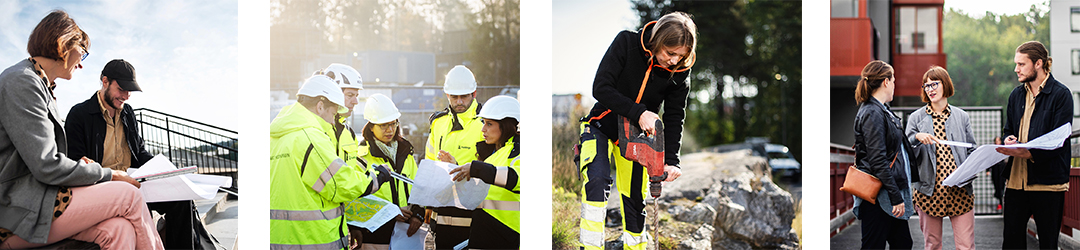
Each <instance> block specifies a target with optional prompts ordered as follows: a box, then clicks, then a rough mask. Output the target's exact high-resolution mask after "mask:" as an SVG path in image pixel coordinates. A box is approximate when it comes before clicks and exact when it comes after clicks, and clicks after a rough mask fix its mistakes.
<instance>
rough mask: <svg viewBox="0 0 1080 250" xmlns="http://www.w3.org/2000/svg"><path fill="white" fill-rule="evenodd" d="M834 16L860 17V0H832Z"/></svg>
mask: <svg viewBox="0 0 1080 250" xmlns="http://www.w3.org/2000/svg"><path fill="white" fill-rule="evenodd" d="M832 17H859V0H832Z"/></svg>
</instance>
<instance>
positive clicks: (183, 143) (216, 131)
mask: <svg viewBox="0 0 1080 250" xmlns="http://www.w3.org/2000/svg"><path fill="white" fill-rule="evenodd" d="M134 111H135V120H136V121H138V123H139V131H140V133H141V134H142V137H143V140H144V141H145V143H146V150H147V151H149V152H150V154H153V155H157V154H162V155H165V156H167V157H169V161H171V162H172V163H173V164H176V165H177V166H178V167H179V166H198V167H199V173H200V174H214V175H223V176H230V177H232V179H233V185H232V188H230V189H231V190H230V191H233V192H236V191H237V187H236V184H237V177H238V176H237V164H236V160H237V133H236V131H232V130H228V129H224V128H221V127H217V126H214V125H210V124H206V123H202V122H198V121H194V120H190V119H187V118H183V117H179V116H175V115H170V114H167V113H163V112H160V111H156V110H152V109H146V108H139V109H135V110H134Z"/></svg>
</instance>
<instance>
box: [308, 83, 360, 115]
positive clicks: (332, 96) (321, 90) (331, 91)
mask: <svg viewBox="0 0 1080 250" xmlns="http://www.w3.org/2000/svg"><path fill="white" fill-rule="evenodd" d="M296 96H308V97H319V96H322V97H326V99H327V100H330V102H332V103H334V104H337V106H338V109H337V112H338V113H339V114H343V113H348V112H349V108H346V107H345V94H342V93H341V89H340V88H338V86H337V85H335V84H334V81H333V80H330V77H326V76H323V75H317V76H311V77H308V79H307V80H304V86H301V87H300V91H297V92H296Z"/></svg>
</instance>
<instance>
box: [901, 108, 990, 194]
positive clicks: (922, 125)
mask: <svg viewBox="0 0 1080 250" xmlns="http://www.w3.org/2000/svg"><path fill="white" fill-rule="evenodd" d="M949 112H951V114H949V119H948V120H946V121H945V137H946V138H947V139H948V140H950V141H958V142H967V143H971V144H975V135H974V134H973V133H972V132H971V122H970V120H969V119H968V114H967V112H964V110H963V109H960V108H957V107H955V106H953V105H949ZM916 133H927V134H931V135H933V134H934V118H933V117H930V115H929V114H926V106H923V107H922V108H919V109H918V110H915V112H911V115H909V116H908V122H907V128H905V129H904V134H906V135H907V139H908V142H909V143H911V147H912V148H914V150H912V151H913V152H914V154H915V164H913V165H914V166H915V168H916V170H918V174H919V179H920V180H921V181H920V182H915V183H912V184H913V186H914V187H915V190H918V191H919V193H922V194H924V195H927V196H933V195H934V185H935V184H937V171H936V170H937V153H936V151H935V148H934V147H935V146H936V144H935V145H926V144H922V142H919V140H917V139H915V134H916ZM950 147H952V153H953V159H954V160H956V166H957V167H959V166H960V164H962V163H964V160H966V159H967V157H968V155H969V154H971V152H973V151H975V148H974V147H971V148H964V147H958V146H950ZM964 189H965V190H967V193H968V194H972V189H971V184H970V183H969V184H968V185H966V186H964Z"/></svg>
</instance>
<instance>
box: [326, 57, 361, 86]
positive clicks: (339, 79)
mask: <svg viewBox="0 0 1080 250" xmlns="http://www.w3.org/2000/svg"><path fill="white" fill-rule="evenodd" d="M322 73H323V74H324V75H326V76H327V77H330V79H333V80H334V83H337V85H338V87H341V88H343V89H364V79H363V78H361V77H360V72H358V71H356V69H354V68H353V67H351V66H349V65H345V64H340V63H331V64H330V66H327V67H326V69H325V70H323V72H322Z"/></svg>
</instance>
